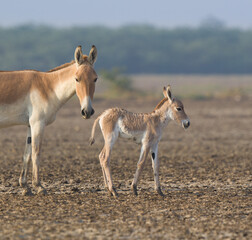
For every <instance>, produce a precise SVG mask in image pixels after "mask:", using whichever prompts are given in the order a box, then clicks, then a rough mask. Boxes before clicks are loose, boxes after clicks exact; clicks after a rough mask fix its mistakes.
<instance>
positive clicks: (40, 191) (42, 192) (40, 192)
mask: <svg viewBox="0 0 252 240" xmlns="http://www.w3.org/2000/svg"><path fill="white" fill-rule="evenodd" d="M37 194H38V195H43V196H45V195H47V191H46V189H45V188H43V187H41V186H39V187H38V190H37Z"/></svg>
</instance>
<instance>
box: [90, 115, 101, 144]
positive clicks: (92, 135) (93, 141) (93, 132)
mask: <svg viewBox="0 0 252 240" xmlns="http://www.w3.org/2000/svg"><path fill="white" fill-rule="evenodd" d="M100 118H101V116H99V117H98V118H96V119H95V121H94V124H93V127H92V132H91V137H90V138H89V144H90V145H93V144H94V143H95V139H94V134H95V128H96V125H97V123H98V121H99V120H100Z"/></svg>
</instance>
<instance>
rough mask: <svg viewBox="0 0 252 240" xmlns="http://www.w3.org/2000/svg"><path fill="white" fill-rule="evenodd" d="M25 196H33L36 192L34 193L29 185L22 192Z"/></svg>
mask: <svg viewBox="0 0 252 240" xmlns="http://www.w3.org/2000/svg"><path fill="white" fill-rule="evenodd" d="M22 195H23V196H33V195H34V194H33V193H32V191H31V189H30V188H29V187H26V188H25V189H24V190H23V192H22Z"/></svg>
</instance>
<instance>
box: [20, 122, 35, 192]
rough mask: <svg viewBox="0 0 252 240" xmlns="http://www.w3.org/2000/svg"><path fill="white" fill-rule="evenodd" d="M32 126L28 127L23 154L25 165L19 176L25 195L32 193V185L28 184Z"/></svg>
mask: <svg viewBox="0 0 252 240" xmlns="http://www.w3.org/2000/svg"><path fill="white" fill-rule="evenodd" d="M31 152H32V148H31V128H30V127H28V129H27V137H26V143H25V151H24V155H23V167H22V171H21V174H20V178H19V185H20V186H21V187H23V188H24V191H23V195H32V192H31V189H30V187H29V186H28V185H27V173H28V170H29V165H30V161H31Z"/></svg>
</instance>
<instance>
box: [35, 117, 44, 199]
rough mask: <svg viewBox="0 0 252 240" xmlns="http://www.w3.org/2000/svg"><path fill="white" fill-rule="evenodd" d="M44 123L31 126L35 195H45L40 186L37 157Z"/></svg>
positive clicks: (38, 122) (37, 122) (39, 122)
mask: <svg viewBox="0 0 252 240" xmlns="http://www.w3.org/2000/svg"><path fill="white" fill-rule="evenodd" d="M44 126H45V125H44V123H43V122H41V121H36V122H35V123H33V124H32V125H31V137H32V185H33V186H34V187H35V188H36V189H37V193H38V194H39V193H42V194H44V195H46V194H47V192H46V190H45V188H44V187H43V186H42V185H41V183H40V180H39V157H40V150H41V143H42V136H43V132H44Z"/></svg>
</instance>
